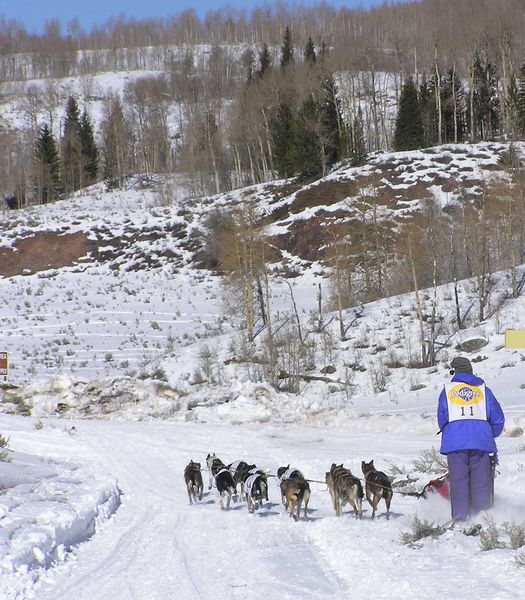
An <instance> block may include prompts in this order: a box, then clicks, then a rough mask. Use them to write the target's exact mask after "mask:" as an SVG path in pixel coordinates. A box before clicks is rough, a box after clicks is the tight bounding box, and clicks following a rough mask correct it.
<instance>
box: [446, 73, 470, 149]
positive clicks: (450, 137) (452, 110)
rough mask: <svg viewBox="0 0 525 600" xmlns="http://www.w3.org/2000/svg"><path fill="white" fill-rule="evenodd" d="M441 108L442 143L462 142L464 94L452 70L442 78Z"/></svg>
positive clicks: (464, 134)
mask: <svg viewBox="0 0 525 600" xmlns="http://www.w3.org/2000/svg"><path fill="white" fill-rule="evenodd" d="M441 89H442V99H441V106H442V111H443V115H442V116H443V132H442V138H443V142H444V143H450V142H462V141H463V140H464V139H465V136H466V134H467V125H466V121H465V92H464V90H463V84H462V82H461V79H460V78H459V77H458V76H457V75H456V73H455V71H454V69H450V70H449V71H448V73H447V74H446V75H445V76H444V77H443V83H442V86H441Z"/></svg>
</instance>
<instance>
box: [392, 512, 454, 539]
mask: <svg viewBox="0 0 525 600" xmlns="http://www.w3.org/2000/svg"><path fill="white" fill-rule="evenodd" d="M411 528H412V529H411V531H405V532H403V533H402V534H401V541H402V542H403V544H407V545H410V544H413V543H414V542H417V541H418V540H421V539H423V538H426V537H433V538H435V537H438V536H440V535H441V534H443V533H445V531H446V530H447V526H446V525H434V523H432V522H431V521H421V520H420V519H419V517H418V516H417V515H414V517H413V519H412V522H411Z"/></svg>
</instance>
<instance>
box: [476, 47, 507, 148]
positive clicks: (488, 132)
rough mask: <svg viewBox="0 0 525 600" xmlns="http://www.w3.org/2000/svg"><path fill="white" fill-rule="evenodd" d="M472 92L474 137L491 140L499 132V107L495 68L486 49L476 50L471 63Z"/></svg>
mask: <svg viewBox="0 0 525 600" xmlns="http://www.w3.org/2000/svg"><path fill="white" fill-rule="evenodd" d="M470 93H471V94H473V98H472V107H473V115H471V119H472V121H473V123H474V131H473V132H472V134H473V135H474V138H475V139H481V140H491V139H494V137H495V136H496V135H497V134H498V132H499V127H500V123H499V121H500V107H499V98H498V81H497V78H496V69H495V67H494V65H493V64H492V63H491V62H490V61H489V59H488V56H487V53H486V51H480V50H476V52H475V54H474V63H473V89H472V90H471V92H470Z"/></svg>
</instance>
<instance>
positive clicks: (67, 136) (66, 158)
mask: <svg viewBox="0 0 525 600" xmlns="http://www.w3.org/2000/svg"><path fill="white" fill-rule="evenodd" d="M60 151H61V157H62V181H63V185H64V191H65V192H66V193H68V194H69V193H71V192H74V191H75V190H78V189H79V188H80V187H81V186H82V182H83V179H84V177H83V172H82V144H81V133H80V113H79V110H78V104H77V101H76V98H75V97H74V96H70V97H69V98H68V101H67V104H66V112H65V117H64V129H63V134H62V139H61V143H60Z"/></svg>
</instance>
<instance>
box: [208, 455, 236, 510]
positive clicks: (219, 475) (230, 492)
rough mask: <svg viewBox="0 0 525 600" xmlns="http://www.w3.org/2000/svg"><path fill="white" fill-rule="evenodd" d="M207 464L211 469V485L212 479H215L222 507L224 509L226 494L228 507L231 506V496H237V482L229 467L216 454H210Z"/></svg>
mask: <svg viewBox="0 0 525 600" xmlns="http://www.w3.org/2000/svg"><path fill="white" fill-rule="evenodd" d="M206 464H207V465H208V469H209V471H210V487H211V484H212V481H215V487H216V488H217V493H218V494H219V502H220V504H221V508H222V509H224V502H223V498H224V496H226V509H228V508H230V502H231V498H232V496H235V484H234V483H233V477H232V476H231V473H230V471H229V470H228V467H227V466H226V465H225V464H224V463H223V462H222V460H221V459H220V458H217V457H216V456H215V454H208V456H207V457H206Z"/></svg>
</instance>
